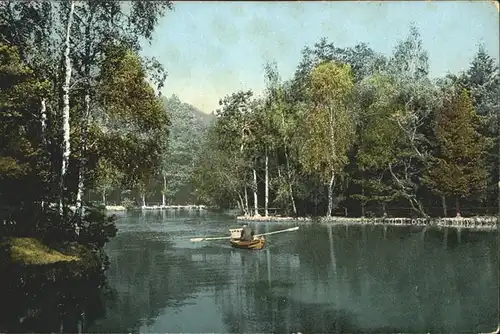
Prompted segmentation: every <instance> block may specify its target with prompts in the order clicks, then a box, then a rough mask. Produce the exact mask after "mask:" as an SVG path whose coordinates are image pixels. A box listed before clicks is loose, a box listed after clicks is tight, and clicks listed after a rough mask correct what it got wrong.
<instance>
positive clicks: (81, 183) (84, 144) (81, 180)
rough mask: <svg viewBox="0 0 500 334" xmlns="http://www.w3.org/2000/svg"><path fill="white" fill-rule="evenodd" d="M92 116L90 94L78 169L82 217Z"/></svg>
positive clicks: (83, 121)
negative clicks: (88, 138) (90, 119)
mask: <svg viewBox="0 0 500 334" xmlns="http://www.w3.org/2000/svg"><path fill="white" fill-rule="evenodd" d="M89 117H90V95H89V94H86V95H85V112H84V115H83V120H82V148H81V150H82V157H81V158H80V168H79V170H78V191H77V193H76V209H77V212H78V214H79V215H80V217H82V215H83V213H84V212H83V195H84V192H85V175H86V174H87V173H86V170H87V159H86V155H87V127H88V121H89Z"/></svg>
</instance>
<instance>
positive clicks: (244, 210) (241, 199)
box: [238, 193, 248, 216]
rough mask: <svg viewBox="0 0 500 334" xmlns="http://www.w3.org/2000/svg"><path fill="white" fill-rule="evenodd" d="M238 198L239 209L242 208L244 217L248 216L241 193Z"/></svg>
mask: <svg viewBox="0 0 500 334" xmlns="http://www.w3.org/2000/svg"><path fill="white" fill-rule="evenodd" d="M238 198H239V201H238V207H239V208H240V210H241V212H243V215H244V216H247V215H248V212H247V209H246V208H245V202H243V198H242V197H241V195H240V194H239V193H238Z"/></svg>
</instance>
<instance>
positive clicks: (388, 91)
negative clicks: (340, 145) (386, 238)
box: [353, 74, 403, 215]
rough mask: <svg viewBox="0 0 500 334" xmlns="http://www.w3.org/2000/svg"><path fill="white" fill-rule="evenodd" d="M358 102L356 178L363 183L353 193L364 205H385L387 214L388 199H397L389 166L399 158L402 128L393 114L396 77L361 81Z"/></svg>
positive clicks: (379, 77)
mask: <svg viewBox="0 0 500 334" xmlns="http://www.w3.org/2000/svg"><path fill="white" fill-rule="evenodd" d="M356 91H357V92H356V99H357V102H358V113H359V114H358V117H357V118H358V131H357V134H358V135H357V138H358V141H357V144H356V146H357V152H356V156H355V159H356V163H357V168H358V169H359V172H360V175H359V177H358V178H355V179H354V181H355V182H356V183H358V184H360V185H361V194H355V195H353V197H354V198H357V199H359V200H360V201H361V203H362V215H364V206H365V205H366V204H367V203H368V202H371V201H374V202H377V203H380V204H381V205H382V211H383V214H384V215H385V214H386V206H387V203H388V202H390V201H392V200H394V199H396V198H397V197H398V196H397V192H396V191H395V189H394V185H393V183H392V182H391V181H392V180H391V179H392V178H391V175H390V173H389V171H388V170H387V166H388V165H389V164H394V163H395V162H396V161H397V153H398V150H399V147H400V144H401V140H400V139H401V137H402V135H403V134H402V131H401V129H400V127H399V126H398V125H397V124H396V123H395V122H390V121H388V120H390V119H391V117H392V115H394V114H397V113H398V112H399V108H400V107H401V106H399V105H398V104H397V102H396V99H397V96H398V93H399V92H398V90H397V87H396V86H395V85H394V81H393V80H392V79H391V78H390V77H389V76H387V75H380V74H378V75H374V76H371V77H368V78H366V79H364V80H363V81H361V82H360V84H359V85H358V87H357V89H356Z"/></svg>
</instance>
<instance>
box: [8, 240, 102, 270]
mask: <svg viewBox="0 0 500 334" xmlns="http://www.w3.org/2000/svg"><path fill="white" fill-rule="evenodd" d="M0 246H1V247H0V249H1V250H2V252H4V255H6V256H7V262H10V263H11V264H17V265H21V266H51V265H55V264H58V265H64V264H67V265H71V267H72V268H75V267H80V268H81V269H88V268H90V267H93V266H94V265H96V264H97V261H98V259H97V257H96V255H95V254H94V253H93V252H92V251H91V250H90V249H88V248H87V247H85V246H83V245H80V244H78V243H76V242H71V243H64V244H58V245H47V244H45V243H43V242H42V241H40V240H38V239H36V238H26V237H22V238H21V237H12V238H7V239H5V240H3V241H2V242H1V243H0Z"/></svg>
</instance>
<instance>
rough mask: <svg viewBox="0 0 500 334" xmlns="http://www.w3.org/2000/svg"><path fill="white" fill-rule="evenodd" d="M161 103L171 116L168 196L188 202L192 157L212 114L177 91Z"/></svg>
mask: <svg viewBox="0 0 500 334" xmlns="http://www.w3.org/2000/svg"><path fill="white" fill-rule="evenodd" d="M163 105H164V107H165V111H166V112H167V113H168V115H169V116H170V120H171V126H170V134H169V150H168V156H167V162H168V163H167V168H166V169H167V173H168V177H167V199H168V201H169V203H170V204H184V203H190V202H191V201H192V197H191V193H192V190H193V189H192V187H191V185H190V182H189V178H190V175H191V171H192V168H193V164H194V159H195V157H196V156H197V154H198V152H199V150H200V148H201V144H202V140H203V136H204V134H205V132H206V130H207V129H208V127H209V125H210V123H211V122H212V120H214V119H215V116H213V115H208V114H206V113H204V112H202V111H201V110H199V109H198V108H196V107H194V106H192V105H190V104H189V103H185V102H182V101H181V100H180V99H179V98H178V97H177V96H176V95H172V96H171V97H169V98H163Z"/></svg>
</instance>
